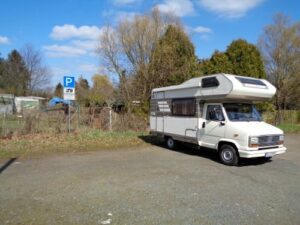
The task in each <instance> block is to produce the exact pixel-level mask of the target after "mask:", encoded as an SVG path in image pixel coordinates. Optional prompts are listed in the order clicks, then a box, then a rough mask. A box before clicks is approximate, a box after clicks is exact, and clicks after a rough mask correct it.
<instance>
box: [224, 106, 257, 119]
mask: <svg viewBox="0 0 300 225" xmlns="http://www.w3.org/2000/svg"><path fill="white" fill-rule="evenodd" d="M223 105H224V108H225V110H226V113H227V116H228V119H229V120H231V121H261V116H260V114H259V112H258V111H257V110H256V108H255V106H254V105H252V104H247V103H224V104H223Z"/></svg>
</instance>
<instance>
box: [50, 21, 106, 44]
mask: <svg viewBox="0 0 300 225" xmlns="http://www.w3.org/2000/svg"><path fill="white" fill-rule="evenodd" d="M101 32H102V31H101V29H100V28H99V27H97V26H80V27H76V26H74V25H71V24H65V25H63V26H54V27H53V29H52V32H51V34H50V36H51V37H52V38H53V39H56V40H66V39H72V38H78V39H90V40H96V39H98V38H99V36H100V35H101Z"/></svg>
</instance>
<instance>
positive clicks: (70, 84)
mask: <svg viewBox="0 0 300 225" xmlns="http://www.w3.org/2000/svg"><path fill="white" fill-rule="evenodd" d="M64 87H65V88H75V77H70V76H64Z"/></svg>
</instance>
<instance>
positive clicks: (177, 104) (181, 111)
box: [172, 99, 196, 116]
mask: <svg viewBox="0 0 300 225" xmlns="http://www.w3.org/2000/svg"><path fill="white" fill-rule="evenodd" d="M195 113H196V102H195V99H175V100H173V101H172V114H173V115H175V116H194V115H195Z"/></svg>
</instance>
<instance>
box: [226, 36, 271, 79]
mask: <svg viewBox="0 0 300 225" xmlns="http://www.w3.org/2000/svg"><path fill="white" fill-rule="evenodd" d="M225 54H226V55H227V57H228V59H229V61H230V62H231V65H232V73H233V74H237V75H245V76H250V77H256V78H266V73H265V69H264V63H263V59H262V57H261V54H260V52H259V50H258V49H257V47H256V46H255V45H253V44H250V43H248V42H247V41H245V40H242V39H238V40H235V41H233V42H231V44H230V45H229V46H228V47H227V50H226V53H225Z"/></svg>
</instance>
